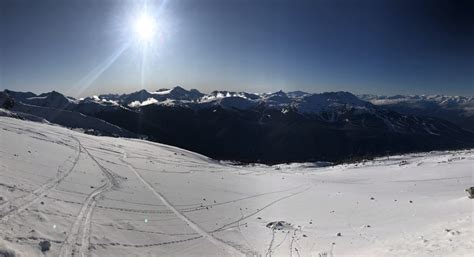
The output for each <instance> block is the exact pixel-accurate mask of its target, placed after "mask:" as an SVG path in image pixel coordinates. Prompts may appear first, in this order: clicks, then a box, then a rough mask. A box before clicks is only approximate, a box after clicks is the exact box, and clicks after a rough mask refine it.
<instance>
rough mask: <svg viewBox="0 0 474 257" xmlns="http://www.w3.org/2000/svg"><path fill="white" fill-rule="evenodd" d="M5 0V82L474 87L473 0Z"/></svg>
mask: <svg viewBox="0 0 474 257" xmlns="http://www.w3.org/2000/svg"><path fill="white" fill-rule="evenodd" d="M142 7H143V1H142V2H139V1H119V0H117V1H113V0H104V1H97V0H95V1H94V0H41V1H35V0H31V1H28V0H2V1H0V88H2V89H5V88H8V89H11V90H20V91H32V92H36V93H39V92H46V91H51V90H57V91H60V92H63V93H66V94H69V95H71V96H76V97H77V96H85V95H91V94H99V93H122V92H131V91H136V90H139V89H141V88H142V87H144V88H146V89H149V90H154V89H158V88H169V87H173V86H176V85H180V86H182V87H184V88H188V89H189V88H196V89H199V90H201V91H203V92H210V91H212V90H217V89H220V90H234V91H252V92H269V91H277V90H280V89H282V90H284V91H292V90H303V91H308V92H323V91H341V90H344V91H350V92H353V93H374V94H385V95H391V94H449V95H474V1H469V0H384V1H381V0H358V1H356V0H310V1H297V0H280V1H277V0H167V1H163V0H162V1H158V0H157V1H147V7H148V10H149V12H150V13H151V15H152V16H153V18H154V19H155V20H156V24H157V28H158V33H156V37H155V39H154V40H153V42H152V43H150V44H152V45H150V46H149V47H147V49H146V50H145V49H144V45H143V44H140V43H137V42H136V36H135V34H134V33H132V30H131V26H132V25H131V24H132V23H133V19H134V17H136V16H137V15H138V13H140V11H139V10H140V8H142Z"/></svg>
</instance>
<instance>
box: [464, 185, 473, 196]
mask: <svg viewBox="0 0 474 257" xmlns="http://www.w3.org/2000/svg"><path fill="white" fill-rule="evenodd" d="M465 191H466V192H467V193H468V194H469V198H470V199H474V187H470V188H468V189H466V190H465Z"/></svg>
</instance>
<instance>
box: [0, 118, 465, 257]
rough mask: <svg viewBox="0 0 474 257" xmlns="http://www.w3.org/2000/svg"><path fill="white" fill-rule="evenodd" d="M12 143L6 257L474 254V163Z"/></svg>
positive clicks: (18, 135) (10, 127)
mask: <svg viewBox="0 0 474 257" xmlns="http://www.w3.org/2000/svg"><path fill="white" fill-rule="evenodd" d="M0 145H1V148H0V197H1V198H0V219H1V222H0V238H1V239H0V255H1V254H2V253H15V254H16V255H18V256H43V253H41V251H40V250H39V246H38V243H39V242H40V241H43V240H47V241H49V242H51V249H50V250H49V251H48V252H46V253H45V256H72V255H74V256H89V255H90V256H240V255H247V256H254V255H257V256H258V255H261V256H433V255H437V256H472V250H473V247H474V239H473V238H474V234H473V220H472V219H473V216H472V215H473V211H472V210H473V208H474V200H470V199H468V198H467V195H466V193H465V192H464V189H465V188H467V187H469V186H473V184H472V183H473V180H472V170H473V164H474V152H473V151H458V152H431V153H426V154H416V155H405V156H391V157H390V158H382V159H376V160H374V161H368V162H365V163H355V164H346V165H338V166H330V167H317V165H311V164H292V165H280V166H271V167H269V166H259V165H254V166H230V165H227V164H224V163H219V162H216V161H213V160H211V159H209V158H207V157H205V156H202V155H199V154H196V153H192V152H189V151H185V150H182V149H178V148H175V147H170V146H166V145H161V144H155V143H150V142H146V141H140V140H132V139H117V138H109V137H94V136H90V135H85V134H81V133H77V132H74V131H70V130H67V129H65V128H61V127H57V126H51V125H46V124H40V123H33V122H28V121H21V120H18V119H12V118H6V117H0ZM12 256H13V255H12Z"/></svg>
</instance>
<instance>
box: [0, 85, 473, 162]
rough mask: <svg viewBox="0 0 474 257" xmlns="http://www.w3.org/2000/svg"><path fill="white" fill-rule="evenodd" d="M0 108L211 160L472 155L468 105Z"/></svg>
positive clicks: (167, 96) (86, 102) (127, 99)
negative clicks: (438, 152) (461, 151)
mask: <svg viewBox="0 0 474 257" xmlns="http://www.w3.org/2000/svg"><path fill="white" fill-rule="evenodd" d="M0 99H3V100H0V105H2V106H3V108H6V109H9V111H10V112H15V113H16V114H17V115H19V116H21V115H22V114H23V115H24V116H25V117H26V115H28V117H30V118H31V117H32V116H37V117H40V118H42V119H45V120H47V121H49V122H51V123H57V124H60V125H63V126H67V127H71V128H80V129H84V130H85V131H86V132H89V133H95V134H101V135H111V136H122V137H145V138H147V139H149V140H152V141H157V142H161V143H166V144H170V145H175V146H178V147H182V148H185V149H189V150H192V151H196V152H199V153H202V154H205V155H208V156H210V157H213V158H216V159H226V160H235V161H242V162H262V163H282V162H293V161H341V160H348V159H352V158H365V157H372V156H380V155H385V154H387V153H404V152H412V151H429V150H445V149H458V148H470V147H474V132H473V130H474V118H473V117H474V108H473V107H474V100H473V98H472V97H471V98H470V97H448V96H394V97H386V96H373V95H359V96H356V95H353V94H351V93H348V92H328V93H320V94H309V93H305V92H301V91H295V92H287V93H285V92H283V91H278V92H275V93H267V94H253V93H246V92H230V91H214V92H211V93H210V94H203V93H201V92H199V91H198V90H195V89H193V90H186V89H184V88H181V87H175V88H172V89H160V90H157V91H147V90H141V91H137V92H133V93H130V94H121V95H118V94H105V95H99V96H92V97H87V98H83V99H74V98H71V97H66V96H64V95H62V94H60V93H58V92H55V91H53V92H49V93H44V94H40V95H36V94H33V93H29V92H28V93H24V92H14V91H11V90H5V91H4V92H3V93H2V94H1V95H0Z"/></svg>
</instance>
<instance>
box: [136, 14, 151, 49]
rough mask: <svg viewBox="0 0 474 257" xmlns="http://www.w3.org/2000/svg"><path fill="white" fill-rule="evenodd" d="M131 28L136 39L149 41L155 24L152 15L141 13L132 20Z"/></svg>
mask: <svg viewBox="0 0 474 257" xmlns="http://www.w3.org/2000/svg"><path fill="white" fill-rule="evenodd" d="M133 30H134V32H135V37H136V38H137V40H138V41H140V42H144V43H150V42H151V41H152V40H153V38H154V36H155V34H156V31H157V24H156V21H155V19H154V18H153V17H151V16H150V15H148V14H146V13H143V14H141V15H140V16H138V17H137V19H136V20H135V21H134V24H133Z"/></svg>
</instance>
